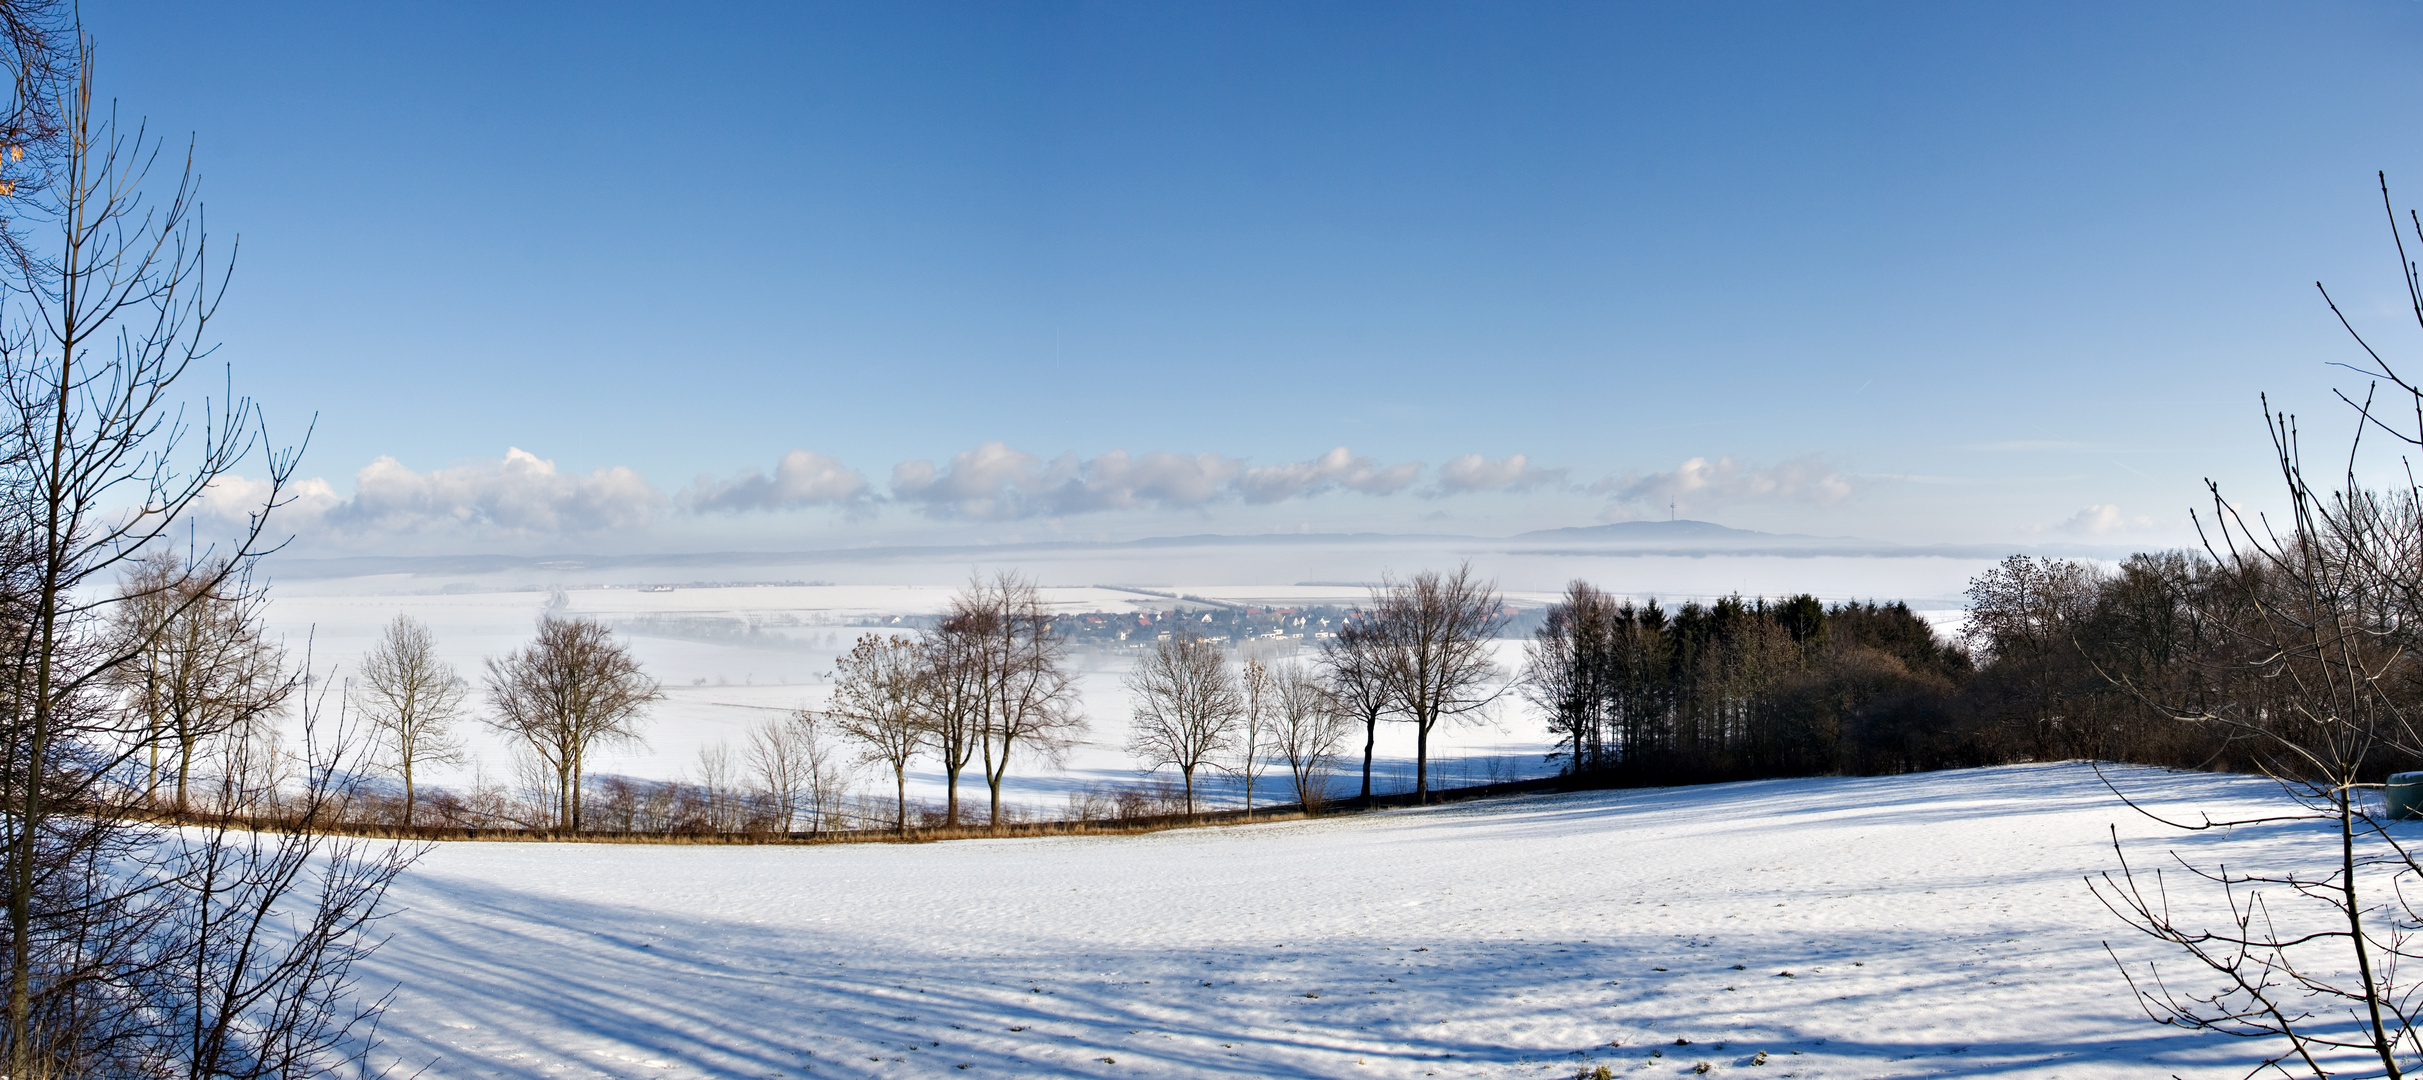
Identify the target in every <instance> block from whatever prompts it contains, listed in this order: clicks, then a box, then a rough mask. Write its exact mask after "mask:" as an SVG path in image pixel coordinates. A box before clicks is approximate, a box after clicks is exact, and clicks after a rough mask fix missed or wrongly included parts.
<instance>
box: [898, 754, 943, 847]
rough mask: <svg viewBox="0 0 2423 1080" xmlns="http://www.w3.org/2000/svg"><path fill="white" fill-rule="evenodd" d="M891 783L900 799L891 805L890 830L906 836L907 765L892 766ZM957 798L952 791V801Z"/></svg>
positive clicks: (907, 806) (907, 808)
mask: <svg viewBox="0 0 2423 1080" xmlns="http://www.w3.org/2000/svg"><path fill="white" fill-rule="evenodd" d="M892 783H893V784H894V785H896V786H897V788H898V794H899V796H900V801H899V803H898V804H897V805H896V806H894V807H893V809H892V831H893V832H895V833H898V834H900V835H902V836H907V835H908V834H909V770H908V766H906V765H894V766H892ZM957 800H958V795H957V794H956V793H954V794H953V795H952V801H954V802H956V801H957Z"/></svg>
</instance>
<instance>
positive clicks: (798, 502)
mask: <svg viewBox="0 0 2423 1080" xmlns="http://www.w3.org/2000/svg"><path fill="white" fill-rule="evenodd" d="M1423 471H1424V466H1423V465H1422V463H1420V462H1404V463H1399V464H1395V465H1387V464H1382V463H1381V462H1379V461H1376V460H1374V459H1372V458H1369V457H1363V456H1358V455H1356V454H1354V453H1352V452H1350V451H1348V450H1347V449H1346V448H1345V447H1342V446H1341V447H1337V448H1335V449H1333V450H1330V451H1329V452H1328V453H1325V454H1322V455H1321V456H1319V457H1316V458H1312V459H1310V460H1307V461H1299V462H1290V463H1286V464H1280V465H1267V466H1261V467H1249V466H1248V465H1247V463H1246V461H1245V459H1243V458H1235V457H1228V456H1226V455H1222V454H1216V453H1208V452H1207V453H1198V454H1179V453H1171V452H1168V451H1160V450H1155V451H1150V452H1146V453H1141V454H1131V453H1129V452H1128V451H1126V450H1112V451H1109V452H1107V453H1103V454H1100V455H1097V456H1094V457H1091V458H1084V457H1079V456H1078V455H1076V454H1073V453H1068V454H1062V455H1060V456H1059V457H1056V458H1053V459H1051V460H1048V461H1047V460H1045V459H1043V458H1041V457H1039V456H1037V455H1034V454H1030V453H1027V452H1025V451H1022V450H1018V449H1015V448H1012V447H1010V446H1009V445H1007V444H1005V443H1001V442H988V443H985V444H983V445H981V446H978V447H976V448H975V449H973V450H968V451H964V452H962V453H958V454H954V455H952V456H951V457H950V459H949V460H948V461H946V462H943V463H941V464H939V465H937V464H936V463H935V462H933V461H930V460H919V461H906V462H902V463H900V464H898V465H895V466H893V468H892V475H891V482H890V484H889V485H888V490H884V491H879V490H877V488H876V487H875V486H874V485H872V484H870V483H869V482H868V480H867V478H866V476H865V475H863V474H862V473H860V472H859V471H858V470H856V469H852V468H850V467H849V466H847V465H845V464H843V463H842V462H841V461H840V460H839V459H836V458H833V457H830V456H827V455H825V454H820V453H817V452H815V451H811V450H804V449H794V450H792V451H790V452H789V453H786V454H784V455H783V456H782V458H781V459H780V460H779V461H778V462H776V464H775V466H774V470H773V472H772V474H770V475H769V474H767V473H765V472H762V471H759V470H757V469H753V468H752V469H746V470H742V471H741V472H738V473H736V474H732V475H730V476H728V477H727V478H720V479H719V478H716V477H712V476H704V475H702V476H700V477H698V478H697V479H696V480H694V481H692V482H691V484H690V485H689V486H688V487H686V488H684V489H683V490H682V491H681V492H679V493H678V494H677V495H676V496H674V497H671V498H668V497H667V496H666V495H665V494H664V493H662V492H660V491H658V490H657V488H656V487H655V486H654V485H652V484H650V483H649V482H648V480H647V479H646V478H645V477H642V476H641V475H639V474H638V473H637V472H634V471H632V470H631V469H628V468H624V467H620V466H617V467H612V468H603V469H598V470H596V471H594V472H591V473H588V474H586V475H574V474H567V473H562V472H559V471H557V469H556V467H555V463H554V462H552V461H549V460H546V459H544V458H541V457H538V456H537V455H535V454H532V453H529V452H528V451H524V450H521V449H518V448H515V449H509V450H508V451H507V452H506V454H505V456H504V457H502V458H497V459H492V460H488V461H481V462H475V463H472V464H468V465H458V466H452V467H448V468H442V469H432V470H429V471H426V472H416V471H414V470H413V469H411V468H408V467H406V466H405V465H404V464H403V463H402V462H400V461H397V460H396V459H395V458H393V457H388V456H382V457H380V458H378V459H377V460H375V461H372V462H371V463H370V464H369V465H366V466H364V467H363V468H362V469H361V470H360V471H359V472H357V473H355V474H354V477H353V481H354V483H353V486H354V491H353V494H352V495H351V496H350V497H346V496H341V495H339V494H338V493H337V490H336V489H335V488H334V487H333V486H332V485H330V484H329V483H328V482H327V481H325V480H321V479H312V480H306V481H298V482H296V483H295V484H292V485H290V486H289V487H288V488H287V490H286V492H285V497H286V499H287V505H285V506H284V507H283V508H282V509H281V510H279V511H278V513H277V517H276V527H277V529H278V531H280V532H288V531H291V532H296V533H306V534H316V535H317V536H319V537H321V538H323V539H330V540H369V539H377V538H383V537H394V536H403V535H415V534H432V535H435V534H452V535H458V536H465V537H475V536H476V537H485V538H534V537H544V536H568V535H579V534H591V533H603V532H610V531H633V530H641V529H645V528H647V527H649V526H651V525H653V524H654V523H656V522H657V520H658V519H659V518H660V517H662V516H663V513H664V512H665V511H666V510H668V509H675V508H677V509H678V510H680V511H681V512H683V513H688V514H718V513H720V514H738V513H748V512H753V511H770V512H779V511H786V510H798V509H805V508H811V507H819V506H830V507H838V508H841V509H843V510H845V511H847V512H849V513H850V514H852V515H854V516H855V515H863V514H871V513H873V512H875V511H876V509H877V508H879V507H880V506H882V505H883V504H885V503H888V502H896V503H901V504H904V505H907V506H911V507H914V508H916V509H917V510H918V511H919V512H921V513H923V514H925V515H926V516H928V517H933V518H938V519H943V520H973V521H1017V520H1026V519H1032V518H1061V517H1068V516H1073V515H1079V514H1089V513H1097V512H1104V511H1119V510H1135V509H1151V510H1164V511H1168V510H1181V511H1183V510H1201V509H1204V508H1208V507H1212V506H1216V505H1220V504H1235V503H1251V504H1267V503H1275V502H1280V501H1283V500H1286V499H1294V498H1311V497H1315V496H1319V495H1323V494H1326V493H1332V492H1340V491H1351V492H1359V493H1362V494H1367V495H1378V496H1386V495H1393V494H1396V493H1399V492H1403V491H1406V490H1408V489H1410V488H1412V487H1413V486H1414V485H1415V484H1416V483H1417V482H1418V481H1419V480H1420V479H1421V478H1422V474H1423ZM1564 477H1565V472H1564V470H1562V469H1540V468H1537V467H1535V466H1533V465H1532V464H1531V461H1530V459H1529V458H1528V457H1526V456H1524V455H1521V454H1516V455H1513V456H1511V457H1506V458H1500V459H1495V460H1492V459H1489V458H1484V457H1482V456H1481V455H1479V454H1466V455H1464V456H1462V457H1459V458H1456V459H1454V460H1453V461H1450V462H1449V463H1448V464H1447V465H1446V466H1445V467H1444V468H1443V469H1442V470H1441V471H1440V473H1439V476H1438V478H1437V483H1436V484H1434V485H1433V486H1432V487H1430V488H1429V489H1427V490H1425V491H1423V492H1422V494H1424V495H1426V496H1429V497H1442V496H1447V495H1462V494H1470V493H1475V492H1488V491H1525V490H1530V489H1532V488H1534V487H1537V486H1541V485H1547V484H1561V483H1563V482H1564ZM267 492H268V484H267V482H266V481H256V480H247V479H244V478H241V477H233V476H231V477H225V478H222V479H221V480H220V481H218V482H217V483H216V484H214V485H213V487H212V488H211V490H210V492H209V495H208V497H207V498H206V499H205V502H204V505H203V507H202V508H201V512H202V513H203V515H204V516H205V517H206V518H207V519H209V520H210V521H212V522H213V523H214V524H217V525H234V526H241V525H242V524H243V523H244V521H245V515H246V514H247V513H248V512H251V511H254V510H257V509H258V508H259V506H260V504H261V502H262V500H263V499H264V498H266V496H267Z"/></svg>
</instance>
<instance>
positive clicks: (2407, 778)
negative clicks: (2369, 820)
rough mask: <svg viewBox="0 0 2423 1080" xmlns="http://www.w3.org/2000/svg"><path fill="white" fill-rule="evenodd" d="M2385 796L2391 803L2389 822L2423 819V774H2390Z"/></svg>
mask: <svg viewBox="0 0 2423 1080" xmlns="http://www.w3.org/2000/svg"><path fill="white" fill-rule="evenodd" d="M2383 794H2384V795H2386V796H2387V798H2386V800H2385V801H2387V802H2388V803H2389V820H2391V821H2405V820H2407V819H2408V818H2419V817H2423V772H2402V773H2391V774H2389V783H2388V784H2387V785H2386V786H2385V789H2384V792H2383Z"/></svg>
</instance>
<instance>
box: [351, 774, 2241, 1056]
mask: <svg viewBox="0 0 2423 1080" xmlns="http://www.w3.org/2000/svg"><path fill="white" fill-rule="evenodd" d="M2116 776H2117V778H2118V779H2119V781H2120V782H2121V783H2122V784H2123V785H2124V786H2125V787H2127V788H2128V789H2129V790H2130V791H2131V793H2132V795H2136V796H2138V797H2140V798H2143V799H2146V800H2150V801H2151V803H2152V804H2154V805H2157V806H2168V807H2173V808H2178V807H2186V806H2193V807H2197V808H2205V809H2212V810H2215V811H2216V812H2221V811H2226V810H2228V809H2229V808H2231V807H2232V806H2243V805H2245V804H2248V803H2251V802H2255V801H2258V800H2261V799H2263V798H2265V797H2266V795H2267V794H2268V791H2269V789H2268V788H2267V786H2266V785H2265V784H2264V783H2263V782H2261V781H2258V780H2253V779H2249V778H2244V777H2215V776H2205V775H2191V774H2173V773H2165V772H2158V771H2154V770H2138V769H2132V770H2124V771H2121V772H2119V773H2117V774H2116ZM2113 824H2117V825H2118V827H2119V829H2120V832H2121V835H2122V836H2123V837H2161V839H2160V840H2159V841H2158V842H2157V841H2148V842H2147V846H2146V849H2145V850H2146V851H2147V853H2148V854H2149V855H2150V854H2152V853H2154V852H2156V851H2159V850H2160V849H2161V848H2164V847H2175V848H2181V849H2182V850H2185V849H2186V848H2188V847H2190V846H2194V847H2208V846H2211V845H2223V844H2226V845H2232V846H2231V847H2229V848H2228V849H2227V850H2229V851H2230V852H2231V853H2232V860H2233V861H2239V860H2240V859H2242V858H2244V857H2247V856H2248V855H2249V854H2250V853H2251V852H2257V851H2261V850H2263V849H2264V848H2265V847H2266V846H2267V845H2278V844H2281V843H2283V842H2284V838H2283V836H2282V835H2280V834H2278V833H2265V834H2254V833H2246V832H2241V833H2239V834H2238V835H2237V836H2235V837H2225V836H2220V835H2199V836H2195V837H2190V838H2185V839H2182V838H2178V837H2176V836H2164V835H2163V833H2162V831H2161V830H2160V829H2159V828H2158V827H2156V826H2153V825H2151V824H2150V823H2148V822H2145V821H2144V820H2143V819H2142V818H2140V817H2138V816H2137V815H2136V814H2134V813H2133V812H2131V811H2129V810H2127V809H2126V808H2125V807H2123V806H2121V805H2120V804H2119V803H2118V802H2117V800H2115V799H2114V798H2113V797H2112V795H2111V794H2110V793H2109V792H2108V791H2107V790H2105V788H2104V787H2103V785H2102V784H2101V783H2100V782H2099V781H2098V780H2097V779H2096V778H2095V776H2094V774H2093V773H2092V771H2090V770H2089V769H2088V768H2087V767H2085V766H2082V765H2075V764H2070V765H2051V766H2017V767H2007V768H1997V769H1983V770H1973V771H1962V772H1945V773H1934V774H1926V775H1919V776H1909V777H1894V778H1870V779H1817V780H1797V781H1773V782H1761V783H1747V784H1728V785H1718V786H1711V787H1700V788H1685V789H1665V790H1647V791H1619V792H1601V793H1585V794H1575V795H1564V796H1547V797H1534V798H1519V799H1505V800H1496V801H1489V802H1480V803H1471V804H1464V805H1458V806H1451V807H1443V808H1429V809H1421V810H1400V811H1388V812H1383V813H1379V814H1372V815H1363V816H1353V817H1338V818H1332V819H1327V820H1322V821H1313V822H1298V823H1284V824H1272V825H1257V826H1246V827H1233V828H1218V829H1199V830H1188V831H1178V832H1167V833H1160V834H1154V835H1147V836H1139V837H1124V838H1064V839H1049V840H1023V841H963V842H954V843H941V844H928V845H918V846H892V845H855V846H826V847H783V848H724V847H647V846H608V845H555V844H449V845H443V846H440V847H438V848H437V849H436V850H434V851H433V852H432V853H431V854H430V855H429V856H428V857H427V858H426V859H425V860H424V861H423V862H422V864H421V866H420V868H419V869H417V870H416V871H414V872H413V873H412V874H411V875H410V876H409V877H408V878H407V879H406V881H405V882H404V883H403V884H402V885H401V886H399V888H398V890H397V892H396V894H395V897H394V898H395V900H396V901H397V902H399V903H400V904H401V905H402V907H403V908H404V909H405V910H404V911H402V912H401V913H400V914H398V915H396V916H395V917H394V918H393V919H392V920H390V922H389V923H388V924H387V928H388V929H389V930H390V931H392V933H393V939H392V941H391V942H390V944H389V945H388V946H387V947H386V949H385V950H384V951H383V952H381V953H380V954H378V956H377V958H376V959H375V961H374V962H373V963H372V964H371V965H370V967H369V968H368V969H367V973H368V975H369V979H368V984H367V987H368V988H369V989H371V990H372V991H374V992H378V991H383V990H384V989H385V988H386V987H387V986H390V985H393V986H396V987H397V989H396V996H395V999H394V1004H393V1007H392V1009H391V1010H390V1012H389V1013H388V1016H387V1020H386V1023H385V1026H384V1032H383V1034H384V1037H385V1046H384V1049H383V1051H382V1056H383V1057H391V1059H392V1060H395V1061H398V1062H400V1063H401V1064H403V1065H404V1066H406V1068H407V1070H409V1069H411V1068H418V1067H420V1066H423V1065H428V1066H431V1068H430V1070H429V1072H428V1073H427V1074H426V1075H431V1076H450V1077H452V1076H504V1077H584V1076H615V1077H630V1076H648V1077H656V1076H663V1077H692V1076H749V1077H773V1076H807V1077H817V1076H823V1077H842V1076H964V1075H982V1076H1173V1077H1174V1076H1188V1077H1245V1076H1318V1077H1337V1076H1372V1077H1420V1076H1432V1075H1436V1076H1490V1077H1512V1076H1558V1077H1563V1076H1571V1075H1572V1074H1573V1073H1574V1071H1575V1069H1576V1068H1577V1066H1579V1065H1581V1064H1582V1063H1584V1062H1590V1063H1593V1065H1594V1066H1595V1064H1596V1063H1604V1064H1607V1065H1609V1066H1610V1067H1611V1068H1612V1069H1613V1070H1614V1071H1615V1072H1616V1073H1617V1074H1619V1075H1632V1074H1637V1075H1642V1076H1654V1075H1676V1074H1688V1072H1689V1071H1690V1070H1692V1069H1693V1068H1695V1067H1696V1066H1697V1065H1698V1064H1700V1063H1702V1062H1706V1063H1709V1065H1710V1066H1711V1070H1712V1071H1713V1072H1715V1073H1734V1072H1738V1073H1742V1074H1745V1075H1751V1076H1776V1077H1786V1076H1791V1077H1893V1076H1978V1075H1994V1076H2028V1077H2055V1076H2059V1077H2070V1078H2083V1077H2098V1076H2113V1077H2118V1076H2147V1075H2169V1074H2171V1073H2173V1072H2176V1073H2178V1074H2180V1075H2182V1076H2216V1077H2217V1076H2225V1075H2226V1076H2236V1075H2239V1074H2241V1073H2243V1072H2244V1071H2245V1068H2246V1065H2247V1063H2248V1062H2249V1061H2250V1060H2251V1059H2250V1057H2249V1055H2250V1054H2252V1053H2253V1052H2254V1051H2255V1049H2256V1048H2255V1047H2254V1046H2252V1045H2250V1044H2245V1043H2238V1042H2232V1041H2229V1040H2225V1039H2219V1038H2213V1037H2207V1036H2197V1035H2192V1034H2186V1033H2182V1032H2179V1031H2176V1030H2172V1029H2167V1028H2162V1027H2157V1026H2155V1025H2154V1024H2151V1023H2149V1022H2148V1021H2147V1020H2146V1019H2145V1018H2144V1016H2143V1015H2142V1014H2141V1013H2140V1012H2139V1011H2138V1008H2137V1006H2136V1005H2135V1003H2134V1002H2133V1001H2132V1000H2131V999H2130V997H2129V996H2128V994H2127V992H2126V987H2125V985H2124V984H2123V983H2122V981H2121V979H2120V978H2119V976H2118V975H2117V974H2116V973H2115V971H2114V970H2113V967H2112V964H2111V961H2110V960H2109V959H2108V958H2107V957H2106V956H2105V953H2104V946H2103V942H2104V941H2105V940H2107V939H2108V940H2110V941H2111V942H2112V944H2113V945H2114V946H2115V947H2117V948H2119V949H2120V950H2121V952H2122V954H2123V955H2125V956H2137V957H2149V956H2162V955H2163V954H2162V953H2161V952H2160V950H2159V948H2158V947H2156V946H2153V945H2151V944H2148V943H2143V942H2141V941H2140V940H2137V939H2133V938H2132V937H2131V935H2130V933H2129V931H2128V930H2127V929H2126V928H2125V927H2123V926H2121V925H2119V924H2118V923H2117V922H2116V921H2115V920H2114V919H2113V917H2112V916H2111V915H2110V914H2109V913H2107V912H2106V911H2105V910H2104V909H2103V908H2102V907H2101V906H2100V905H2098V904H2097V903H2096V902H2095V901H2094V900H2093V899H2092V898H2091V897H2090V896H2089V895H2088V893H2087V890H2086V886H2085V885H2084V884H2083V882H2082V878H2083V877H2084V876H2085V875H2087V874H2090V873H2094V872H2098V871H2100V870H2103V869H2105V868H2107V867H2109V866H2110V865H2111V859H2112V856H2111V849H2110V847H2109V842H2108V834H2107V832H2106V828H2107V826H2109V825H2113ZM2207 854H2211V852H2209V851H2208V852H2207ZM1787 973H1788V974H1787ZM1683 1039H1688V1040H1690V1042H1689V1044H1688V1045H1681V1044H1679V1043H1678V1040H1683ZM1761 1052H1764V1053H1765V1054H1766V1055H1767V1057H1766V1060H1765V1064H1764V1065H1756V1064H1753V1062H1754V1061H1755V1060H1756V1058H1757V1055H1758V1054H1760V1053H1761Z"/></svg>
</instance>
